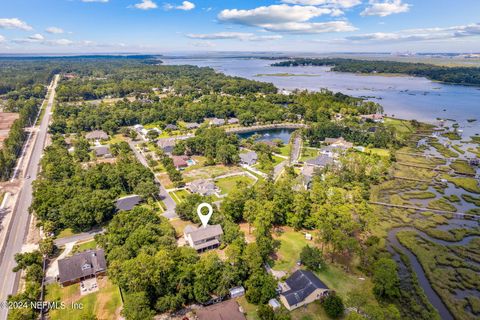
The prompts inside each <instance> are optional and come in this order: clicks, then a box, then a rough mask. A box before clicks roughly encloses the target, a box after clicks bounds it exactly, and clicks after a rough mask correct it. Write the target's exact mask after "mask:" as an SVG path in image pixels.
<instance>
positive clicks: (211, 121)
mask: <svg viewBox="0 0 480 320" xmlns="http://www.w3.org/2000/svg"><path fill="white" fill-rule="evenodd" d="M207 120H208V123H209V124H210V125H212V126H223V125H224V124H225V119H219V118H210V119H207Z"/></svg>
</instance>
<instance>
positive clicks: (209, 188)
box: [186, 179, 220, 196]
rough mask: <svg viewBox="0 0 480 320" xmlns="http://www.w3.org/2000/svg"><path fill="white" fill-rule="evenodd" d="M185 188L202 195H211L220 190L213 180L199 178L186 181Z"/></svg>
mask: <svg viewBox="0 0 480 320" xmlns="http://www.w3.org/2000/svg"><path fill="white" fill-rule="evenodd" d="M186 187H187V189H188V190H189V191H190V192H192V193H198V194H199V195H202V196H211V195H214V194H215V193H218V192H220V190H219V189H218V187H217V186H216V185H215V182H213V180H207V179H199V180H195V181H192V182H189V183H187V185H186Z"/></svg>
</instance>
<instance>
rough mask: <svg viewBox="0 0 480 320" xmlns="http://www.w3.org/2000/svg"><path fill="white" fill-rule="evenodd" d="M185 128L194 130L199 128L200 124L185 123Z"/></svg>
mask: <svg viewBox="0 0 480 320" xmlns="http://www.w3.org/2000/svg"><path fill="white" fill-rule="evenodd" d="M185 127H186V128H187V129H188V130H191V129H196V128H198V127H200V124H198V123H196V122H187V123H185Z"/></svg>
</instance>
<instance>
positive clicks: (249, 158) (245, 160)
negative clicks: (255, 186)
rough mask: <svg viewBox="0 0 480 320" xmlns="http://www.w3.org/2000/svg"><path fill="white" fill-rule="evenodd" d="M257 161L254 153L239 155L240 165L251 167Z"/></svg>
mask: <svg viewBox="0 0 480 320" xmlns="http://www.w3.org/2000/svg"><path fill="white" fill-rule="evenodd" d="M257 160H258V155H257V153H256V152H255V151H250V152H247V153H240V164H244V165H247V166H253V165H254V164H255V163H256V162H257Z"/></svg>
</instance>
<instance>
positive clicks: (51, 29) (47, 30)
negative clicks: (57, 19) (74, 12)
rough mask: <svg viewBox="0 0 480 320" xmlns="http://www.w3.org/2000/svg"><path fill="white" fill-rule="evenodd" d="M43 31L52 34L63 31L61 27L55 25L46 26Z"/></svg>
mask: <svg viewBox="0 0 480 320" xmlns="http://www.w3.org/2000/svg"><path fill="white" fill-rule="evenodd" d="M45 31H46V32H48V33H54V34H59V33H63V32H64V31H63V29H61V28H57V27H48V28H47V29H45Z"/></svg>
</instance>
